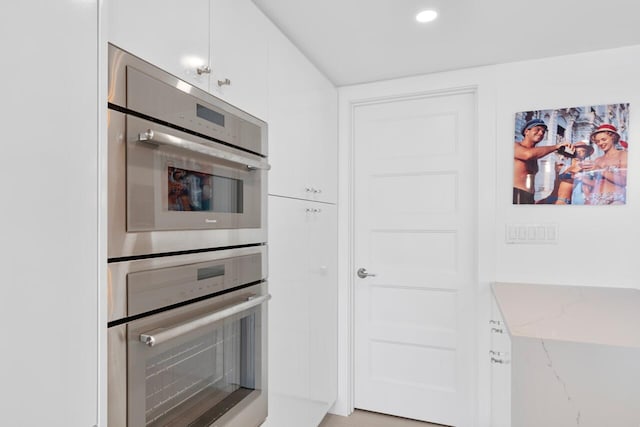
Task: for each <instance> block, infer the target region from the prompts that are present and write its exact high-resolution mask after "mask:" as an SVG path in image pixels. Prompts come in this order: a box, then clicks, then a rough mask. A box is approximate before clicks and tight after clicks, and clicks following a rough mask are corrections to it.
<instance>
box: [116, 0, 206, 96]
mask: <svg viewBox="0 0 640 427" xmlns="http://www.w3.org/2000/svg"><path fill="white" fill-rule="evenodd" d="M107 13H108V23H107V27H108V29H107V37H108V41H109V42H111V43H113V44H115V45H117V46H119V47H120V48H122V49H124V50H126V51H129V52H130V53H132V54H134V55H136V56H139V57H140V58H142V59H144V60H146V61H148V62H151V63H152V64H154V65H157V66H158V67H160V68H162V69H165V70H167V71H168V72H170V73H172V74H174V75H175V76H176V77H178V78H180V79H182V80H185V81H187V82H189V83H191V84H193V85H195V86H198V87H199V88H201V89H203V90H209V74H206V73H204V74H198V72H197V69H198V68H199V67H203V66H208V65H209V64H210V62H209V16H210V0H187V1H185V2H177V1H173V0H109V1H108V2H107Z"/></svg>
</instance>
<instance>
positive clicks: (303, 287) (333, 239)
mask: <svg viewBox="0 0 640 427" xmlns="http://www.w3.org/2000/svg"><path fill="white" fill-rule="evenodd" d="M336 218H337V217H336V207H335V206H334V205H327V204H322V203H314V202H306V201H301V200H295V199H290V198H283V197H273V196H272V197H269V290H270V293H271V295H272V296H273V298H272V300H271V302H270V303H269V418H268V419H267V424H266V426H270V427H315V426H317V425H318V424H319V422H320V420H321V419H322V418H323V417H324V415H325V414H326V413H327V411H328V410H329V408H330V407H331V405H332V404H333V402H334V401H335V398H336V392H337V272H336V269H337V260H336V256H335V254H336V245H337V228H336Z"/></svg>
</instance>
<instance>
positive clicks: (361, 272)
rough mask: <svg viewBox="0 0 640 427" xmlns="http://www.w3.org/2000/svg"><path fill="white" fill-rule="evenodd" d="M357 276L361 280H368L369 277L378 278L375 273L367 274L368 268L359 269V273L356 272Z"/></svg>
mask: <svg viewBox="0 0 640 427" xmlns="http://www.w3.org/2000/svg"><path fill="white" fill-rule="evenodd" d="M356 274H357V275H358V277H359V278H361V279H366V278H367V277H376V275H375V274H373V273H367V269H366V268H359V269H358V271H357V272H356Z"/></svg>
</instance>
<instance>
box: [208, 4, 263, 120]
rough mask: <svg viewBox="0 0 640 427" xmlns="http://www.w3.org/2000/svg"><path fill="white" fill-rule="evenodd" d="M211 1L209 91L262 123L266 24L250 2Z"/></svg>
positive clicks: (260, 13) (259, 12)
mask: <svg viewBox="0 0 640 427" xmlns="http://www.w3.org/2000/svg"><path fill="white" fill-rule="evenodd" d="M211 1H212V3H211V54H210V57H211V81H210V92H211V93H212V94H214V95H216V96H217V97H219V98H222V99H224V100H225V101H227V102H229V103H230V104H233V105H234V106H236V107H238V108H240V109H242V110H244V111H246V112H248V113H249V114H252V115H254V116H256V117H258V118H260V119H262V120H265V121H266V120H267V62H268V61H267V48H268V46H267V29H268V26H269V25H270V22H269V20H268V19H267V18H266V17H265V16H264V15H263V14H262V12H261V11H260V10H259V9H258V8H257V7H256V5H255V4H253V3H252V2H251V1H250V0H211ZM227 80H228V81H227Z"/></svg>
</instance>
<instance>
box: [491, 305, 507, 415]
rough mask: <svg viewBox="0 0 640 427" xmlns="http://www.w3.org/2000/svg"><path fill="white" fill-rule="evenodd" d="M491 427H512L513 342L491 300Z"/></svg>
mask: <svg viewBox="0 0 640 427" xmlns="http://www.w3.org/2000/svg"><path fill="white" fill-rule="evenodd" d="M489 322H490V323H489V328H490V329H491V350H490V351H491V352H490V353H489V361H490V362H491V426H492V427H511V340H510V338H509V334H508V333H507V326H506V325H505V324H504V320H503V318H502V314H500V309H499V308H498V307H497V303H496V301H495V299H494V298H491V320H490V321H489Z"/></svg>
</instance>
